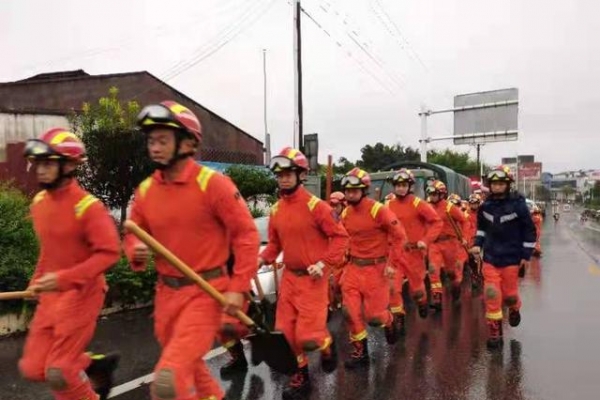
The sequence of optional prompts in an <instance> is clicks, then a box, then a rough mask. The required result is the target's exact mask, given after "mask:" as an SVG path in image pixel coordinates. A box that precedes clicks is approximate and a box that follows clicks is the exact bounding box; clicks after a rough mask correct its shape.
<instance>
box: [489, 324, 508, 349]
mask: <svg viewBox="0 0 600 400" xmlns="http://www.w3.org/2000/svg"><path fill="white" fill-rule="evenodd" d="M487 325H488V340H487V347H488V348H489V349H498V348H500V347H502V344H503V340H504V339H503V338H502V320H492V319H488V320H487Z"/></svg>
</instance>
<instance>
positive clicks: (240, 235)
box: [125, 159, 259, 292]
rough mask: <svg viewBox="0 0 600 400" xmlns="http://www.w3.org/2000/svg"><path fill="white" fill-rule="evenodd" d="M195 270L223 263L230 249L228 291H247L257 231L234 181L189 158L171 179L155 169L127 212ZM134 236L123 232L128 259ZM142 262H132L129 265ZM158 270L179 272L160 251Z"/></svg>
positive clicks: (253, 271) (170, 273)
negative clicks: (231, 272) (233, 262)
mask: <svg viewBox="0 0 600 400" xmlns="http://www.w3.org/2000/svg"><path fill="white" fill-rule="evenodd" d="M129 218H130V219H131V220H133V221H134V222H135V223H137V224H138V225H140V227H141V228H143V229H145V230H146V231H147V232H148V233H150V234H151V235H152V236H154V238H155V239H156V240H158V241H159V242H160V243H162V244H163V245H164V246H165V247H166V248H168V249H169V250H171V251H172V252H173V253H174V254H175V255H176V256H177V257H179V258H180V259H181V260H182V261H183V262H184V263H186V264H188V265H189V266H190V268H192V269H193V270H194V271H196V272H202V271H206V270H210V269H213V268H216V267H220V266H225V264H226V262H227V260H228V258H229V256H230V252H231V251H232V252H233V254H235V264H234V267H233V274H232V276H231V280H230V281H229V286H228V288H227V291H231V292H246V291H248V290H250V280H251V279H252V277H253V276H254V275H255V274H256V256H257V254H258V248H259V236H258V231H257V229H256V226H255V224H254V221H253V219H252V216H251V215H250V211H249V210H248V207H247V206H246V202H245V201H244V199H243V198H242V197H241V196H240V193H239V192H238V190H237V188H236V187H235V185H234V184H233V182H232V181H231V180H230V179H229V178H228V177H226V176H224V175H222V174H220V173H217V172H215V171H214V170H212V169H210V168H207V167H204V166H200V165H198V164H197V163H196V162H195V161H194V160H192V159H190V160H188V161H187V162H186V164H185V167H184V169H183V171H181V173H180V174H179V176H178V177H177V178H176V179H175V180H174V181H166V180H164V178H163V175H162V172H161V171H155V172H154V174H152V175H151V176H150V177H149V178H147V179H146V180H144V181H143V182H142V183H141V184H140V185H139V187H138V188H137V190H136V192H135V198H134V201H133V203H132V206H131V215H130V217H129ZM137 243H138V239H137V238H136V237H135V236H134V235H133V234H131V233H127V234H126V235H125V253H126V254H127V257H128V258H129V260H130V261H131V260H132V258H133V250H134V246H135V244H137ZM145 267H146V266H145V265H141V264H136V263H132V268H133V269H134V270H143V269H144V268H145ZM156 270H157V272H158V273H159V274H162V275H168V276H176V277H181V276H182V274H181V272H179V270H177V269H176V268H175V267H173V266H171V265H170V264H169V263H168V262H167V261H166V260H165V259H163V258H162V257H160V256H157V257H156Z"/></svg>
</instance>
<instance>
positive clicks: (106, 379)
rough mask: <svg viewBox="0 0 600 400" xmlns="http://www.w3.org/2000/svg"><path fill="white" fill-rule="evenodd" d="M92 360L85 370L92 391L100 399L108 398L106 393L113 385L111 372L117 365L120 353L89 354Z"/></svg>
mask: <svg viewBox="0 0 600 400" xmlns="http://www.w3.org/2000/svg"><path fill="white" fill-rule="evenodd" d="M90 358H91V359H92V362H91V363H90V365H89V367H87V369H86V370H85V373H86V374H87V376H88V378H89V379H90V383H91V384H92V388H93V389H94V392H96V393H97V394H98V396H100V400H106V399H108V394H109V393H110V389H111V388H112V385H113V373H114V372H115V370H116V369H117V367H118V366H119V360H120V359H121V355H120V354H119V353H108V354H106V355H105V354H90Z"/></svg>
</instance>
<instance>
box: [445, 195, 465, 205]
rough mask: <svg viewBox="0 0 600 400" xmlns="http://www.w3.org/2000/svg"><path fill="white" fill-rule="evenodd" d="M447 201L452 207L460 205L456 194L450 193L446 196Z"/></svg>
mask: <svg viewBox="0 0 600 400" xmlns="http://www.w3.org/2000/svg"><path fill="white" fill-rule="evenodd" d="M448 201H449V202H450V203H452V204H454V205H457V206H459V205H461V202H462V199H461V198H460V196H459V195H457V194H456V193H452V194H451V195H450V196H448Z"/></svg>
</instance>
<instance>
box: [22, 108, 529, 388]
mask: <svg viewBox="0 0 600 400" xmlns="http://www.w3.org/2000/svg"><path fill="white" fill-rule="evenodd" d="M138 125H139V127H140V129H141V130H142V132H144V134H145V135H146V139H147V140H146V146H147V150H148V155H149V157H150V158H151V160H152V161H153V163H154V165H155V167H156V170H155V171H154V173H153V174H152V175H151V176H150V177H148V178H147V179H146V180H144V181H143V182H142V183H141V184H140V185H139V187H138V188H137V189H136V192H135V197H134V199H133V202H132V204H131V208H130V214H129V219H130V220H131V221H133V222H134V223H136V224H137V225H138V226H139V227H141V228H142V229H144V230H145V231H146V232H148V233H149V234H150V235H152V237H154V238H155V239H156V240H157V241H158V242H160V243H161V244H163V245H164V246H165V247H166V248H167V249H169V250H170V251H171V252H172V253H173V254H175V255H176V256H177V257H178V258H179V259H181V260H182V261H183V262H184V263H186V264H187V265H189V266H190V267H191V268H192V269H193V271H194V272H196V273H197V274H198V275H200V276H201V277H202V278H203V279H205V280H206V281H208V282H209V283H210V284H211V285H212V286H213V287H214V288H215V289H217V290H218V291H219V292H221V293H222V294H223V295H224V298H225V301H224V304H225V306H223V305H222V304H220V303H218V302H217V301H216V300H214V299H213V298H212V297H210V296H209V295H208V294H206V293H205V292H204V291H203V290H202V289H200V288H199V287H197V286H196V285H195V282H194V281H193V280H191V279H190V278H188V277H187V276H185V275H184V274H182V273H181V272H180V271H179V270H178V269H176V268H174V267H173V266H172V265H170V264H169V262H168V261H167V260H166V259H165V257H162V256H160V255H159V254H156V255H155V268H156V270H157V275H158V281H157V285H156V296H155V302H154V307H155V311H154V324H155V335H156V338H157V340H158V342H159V344H160V345H161V348H162V353H161V356H160V359H159V361H158V363H157V365H156V367H155V379H154V381H153V384H152V387H151V396H152V399H154V400H192V399H193V400H198V399H203V400H221V399H223V398H224V393H223V390H222V389H221V387H220V386H219V384H218V382H217V381H216V380H215V379H214V378H213V377H212V376H211V374H210V372H209V370H208V368H207V366H206V364H205V362H204V361H203V359H202V357H203V356H204V355H205V354H206V353H207V352H208V351H209V350H210V349H211V348H212V346H213V342H214V340H215V338H218V340H220V341H221V343H223V344H224V346H225V347H226V348H227V349H228V350H229V353H230V354H231V356H232V357H231V362H230V363H229V364H227V365H226V366H224V367H223V369H222V371H221V372H222V373H223V374H224V375H227V374H230V373H234V372H236V371H240V370H245V369H247V362H246V358H245V356H244V349H243V346H242V344H241V341H240V340H241V339H242V338H243V337H244V335H245V334H246V333H247V330H246V329H245V328H244V326H243V325H242V324H241V323H239V322H238V321H237V320H236V319H235V318H234V315H236V313H237V312H238V311H239V310H246V309H247V308H248V300H247V298H248V297H247V295H246V294H247V293H248V292H249V291H250V289H251V281H252V279H253V278H254V277H255V276H256V274H257V271H258V269H259V268H261V267H262V266H264V265H271V264H274V263H275V260H276V259H277V257H278V256H279V255H280V254H281V253H283V265H284V266H285V268H284V269H283V272H282V276H281V282H280V289H279V294H278V301H277V310H276V326H275V328H276V330H278V331H281V332H283V334H284V335H285V338H286V339H287V341H288V342H289V344H290V346H291V348H292V349H293V351H294V352H295V354H296V356H297V363H298V367H297V369H296V370H295V372H294V373H293V375H292V376H291V378H290V380H289V384H288V386H287V387H286V389H285V390H284V392H283V398H284V399H295V398H302V397H305V396H306V395H308V394H309V393H310V389H311V384H310V377H309V371H308V363H307V358H306V353H307V352H313V351H314V352H319V353H320V355H321V368H322V369H323V371H325V372H327V373H331V372H333V371H334V370H335V369H336V367H337V365H338V352H337V346H336V342H335V341H334V339H333V337H332V335H331V333H330V332H329V330H328V328H327V316H328V309H329V306H330V305H332V304H331V303H335V299H336V298H337V297H338V296H330V293H331V291H330V284H333V288H334V292H336V291H337V292H338V293H340V294H341V299H342V312H343V315H344V318H345V322H346V328H347V330H348V333H349V340H350V343H351V345H352V349H353V351H352V353H351V354H350V355H349V356H348V357H347V359H346V360H345V362H344V366H345V367H346V368H348V369H356V368H364V367H366V366H368V364H369V351H368V339H367V336H368V334H367V326H371V327H376V328H382V329H383V331H384V333H385V338H386V340H387V343H389V344H390V345H393V344H394V343H396V342H397V341H398V340H399V339H400V337H401V336H402V335H403V333H404V331H405V323H404V322H405V309H404V304H403V300H402V299H403V298H402V285H403V282H404V281H405V280H407V281H408V287H409V290H410V295H411V297H412V299H413V300H414V302H415V304H416V306H417V310H418V313H419V315H420V317H421V318H426V317H427V315H428V313H429V312H430V309H433V310H434V312H441V311H442V304H443V298H444V295H445V292H444V290H443V287H442V280H441V274H442V271H445V274H446V276H447V277H448V278H449V282H450V293H451V296H452V301H454V302H458V301H460V295H461V282H462V279H463V268H464V266H465V264H467V263H466V261H467V260H468V258H469V254H470V255H471V257H472V258H473V260H474V261H475V262H474V263H473V264H474V267H473V271H472V274H471V275H472V276H473V277H474V279H473V281H472V283H473V284H475V285H478V284H479V285H481V281H480V280H478V278H477V277H481V276H482V277H483V289H484V299H485V307H486V317H487V324H488V328H489V339H488V345H489V346H490V347H492V348H496V347H499V346H500V345H501V344H502V318H503V310H502V308H503V306H506V307H507V308H508V320H509V323H510V325H511V326H517V325H518V324H519V322H520V319H521V316H520V313H519V309H520V307H521V301H520V299H519V293H518V275H519V270H521V271H523V269H524V268H525V267H526V266H527V263H528V262H529V259H530V257H531V256H532V253H533V252H534V250H535V249H536V242H538V243H539V230H538V233H537V237H536V227H535V225H534V222H533V220H532V217H531V215H530V212H529V209H528V208H527V206H526V203H525V200H524V198H523V197H521V196H519V195H517V194H515V193H513V192H511V184H512V182H513V177H512V175H511V173H510V171H509V170H508V169H507V168H505V167H499V168H495V169H493V170H492V171H490V172H489V174H488V175H487V178H488V185H489V188H490V192H489V194H488V196H487V199H486V200H485V201H483V199H482V197H481V195H479V194H474V195H472V196H471V197H470V198H469V200H468V206H469V207H468V209H465V208H464V207H463V208H461V203H460V198H457V197H456V196H448V191H447V188H446V186H445V185H444V183H443V182H441V181H433V182H431V184H429V185H428V186H427V188H426V193H427V196H428V199H427V201H425V200H422V199H420V198H418V197H416V196H415V195H414V194H413V193H412V192H413V187H414V185H415V179H414V176H413V174H412V173H411V172H410V171H409V170H406V169H402V170H400V171H398V172H396V173H395V174H394V175H393V177H392V178H391V180H392V183H393V186H394V193H393V196H391V197H390V198H388V199H387V201H386V204H385V205H384V204H382V203H380V202H377V201H375V200H373V199H371V198H369V197H368V196H367V194H368V192H369V187H370V185H371V180H370V177H369V174H368V173H367V172H366V171H363V170H361V169H359V168H354V169H352V170H351V171H349V172H348V173H347V174H346V175H345V176H344V177H343V179H342V181H341V186H342V188H343V193H342V192H336V193H333V194H332V195H331V199H330V201H322V200H320V199H319V198H317V197H315V196H313V195H312V194H311V193H310V192H308V190H307V189H305V188H304V186H303V182H304V181H305V179H306V177H307V174H308V170H309V167H308V161H307V159H306V157H305V156H304V155H303V154H302V153H301V152H300V151H298V150H295V149H292V148H285V149H283V150H282V151H281V152H280V153H279V154H278V155H277V156H275V157H273V158H272V160H271V161H270V164H269V168H270V169H271V171H273V173H274V174H275V176H276V179H277V183H278V186H279V201H278V202H277V203H276V204H275V205H274V206H273V207H272V210H271V214H270V219H269V227H268V233H269V242H268V245H267V246H266V248H265V249H264V250H263V251H262V252H260V254H259V235H258V232H257V229H256V226H255V224H254V221H253V219H252V217H251V215H250V213H249V210H248V207H247V205H246V203H245V201H244V199H243V198H242V197H241V196H240V193H239V191H238V190H237V188H236V187H235V185H234V184H233V182H232V181H231V180H230V179H229V178H228V177H226V176H224V175H222V174H219V173H217V172H215V171H213V170H211V169H209V168H207V167H204V166H202V165H201V164H198V163H197V162H196V161H195V160H194V159H193V156H194V155H195V154H196V153H197V150H198V146H199V145H200V143H201V139H202V127H201V124H200V121H199V120H198V118H197V117H196V116H195V115H194V114H193V113H192V112H191V111H190V110H189V109H187V108H186V107H184V106H182V105H181V104H178V103H175V102H173V101H165V102H162V103H160V104H153V105H149V106H147V107H145V108H144V109H143V110H142V111H141V113H140V114H139V116H138ZM25 157H27V159H28V160H29V161H30V162H31V164H32V165H33V168H34V170H35V173H36V177H37V180H38V183H39V185H40V186H41V187H42V189H43V190H42V191H41V192H39V193H38V194H37V195H36V196H35V198H34V200H33V203H32V206H31V217H32V220H33V224H34V228H35V232H36V234H37V236H38V239H39V242H40V255H39V260H38V263H37V265H36V268H35V272H34V275H33V277H32V279H31V282H30V285H29V287H28V288H27V290H26V293H28V294H29V296H30V297H32V298H34V299H36V300H37V301H38V306H37V308H36V311H35V315H34V318H33V321H32V323H31V326H30V329H29V333H28V337H27V340H26V343H25V348H24V351H23V357H22V358H21V360H20V361H19V369H20V371H21V373H22V375H23V376H24V377H25V378H27V379H29V380H32V381H41V382H46V383H47V385H48V386H49V388H50V390H51V391H52V394H53V396H54V398H55V399H57V400H84V399H87V400H96V399H102V400H103V399H106V398H107V397H108V394H109V391H110V388H111V385H112V379H113V373H114V371H115V369H116V367H117V365H118V362H119V355H118V354H116V353H110V354H107V355H101V354H93V353H91V352H86V348H87V346H88V345H89V343H90V341H91V339H92V337H93V333H94V330H95V327H96V320H97V318H98V316H99V313H100V310H101V308H102V305H103V302H104V296H105V293H106V290H107V287H106V283H105V279H104V273H105V272H106V271H107V270H108V269H109V268H110V267H111V266H112V265H114V264H115V263H116V262H117V261H118V259H119V257H120V253H121V250H123V251H124V253H125V255H126V256H127V258H128V260H129V262H130V264H131V267H132V268H133V269H134V270H136V271H140V270H143V269H145V268H146V265H147V264H148V262H149V261H150V259H151V257H152V254H151V251H150V249H149V248H148V247H147V245H145V244H144V243H143V242H142V241H140V240H139V239H138V238H137V237H136V236H135V235H134V234H132V233H131V232H124V238H123V241H122V244H121V241H120V236H119V234H118V232H117V229H116V227H115V224H114V222H113V220H112V218H111V216H110V215H109V213H108V211H107V209H106V208H105V206H104V205H103V204H102V203H101V202H100V201H99V200H98V199H96V198H95V197H93V196H92V195H90V194H89V193H87V192H86V191H85V190H84V189H83V188H82V187H81V186H79V184H78V182H77V180H76V179H75V177H74V173H75V171H76V169H77V167H78V165H80V164H81V163H83V162H85V161H86V151H85V147H84V145H83V142H82V141H81V140H80V139H79V137H78V136H77V135H75V134H74V133H72V132H69V131H68V130H66V129H62V128H55V129H51V130H49V131H47V132H44V133H43V134H42V135H41V136H40V137H39V138H38V139H33V140H30V141H28V142H27V145H26V147H25ZM538 246H539V244H538ZM537 250H538V251H539V247H538V249H537ZM232 253H233V255H234V260H235V261H234V264H233V267H232V268H230V269H229V270H228V268H227V267H226V263H227V260H230V259H231V257H230V256H231V254H232ZM538 254H539V253H538ZM257 258H258V262H257ZM426 276H428V279H429V282H430V283H431V290H430V294H431V296H429V295H428V291H427V290H426V287H425V281H426ZM331 282H333V283H331ZM429 297H430V298H429Z"/></svg>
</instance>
